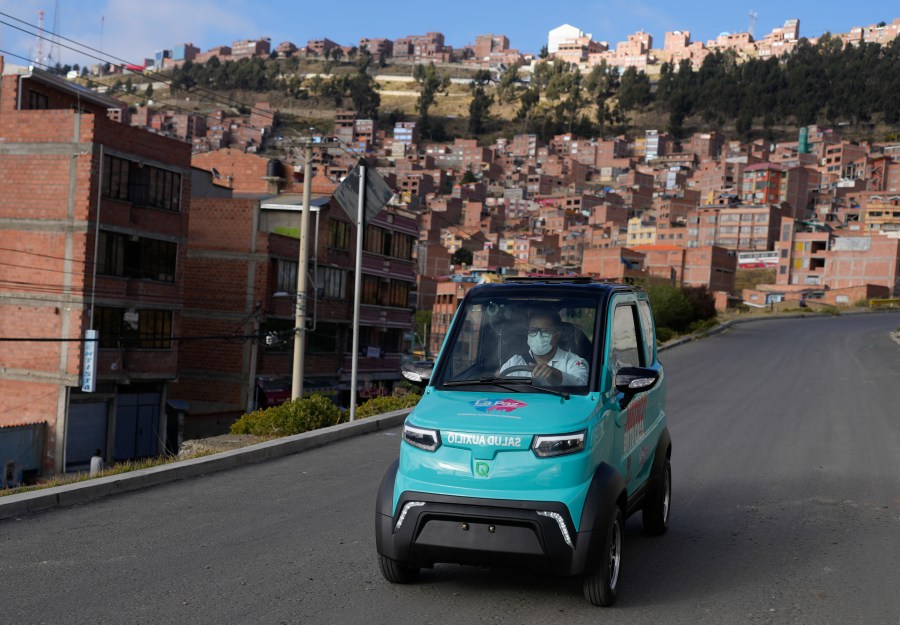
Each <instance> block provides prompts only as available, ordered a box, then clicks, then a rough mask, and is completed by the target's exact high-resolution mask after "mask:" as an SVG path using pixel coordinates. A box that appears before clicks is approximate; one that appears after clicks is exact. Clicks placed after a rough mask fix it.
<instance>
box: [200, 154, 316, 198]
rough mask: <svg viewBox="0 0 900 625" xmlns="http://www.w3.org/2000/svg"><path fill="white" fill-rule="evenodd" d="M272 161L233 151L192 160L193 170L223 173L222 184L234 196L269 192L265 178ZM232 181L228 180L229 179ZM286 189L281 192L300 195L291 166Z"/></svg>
mask: <svg viewBox="0 0 900 625" xmlns="http://www.w3.org/2000/svg"><path fill="white" fill-rule="evenodd" d="M268 163H269V159H268V158H265V157H263V156H257V155H255V154H247V153H245V152H241V151H239V150H233V149H231V148H222V149H220V150H213V151H211V152H204V153H202V154H195V155H194V157H193V165H194V167H198V168H200V169H204V170H206V171H212V169H213V168H215V169H216V171H217V172H219V174H221V176H222V179H220V180H219V182H220V183H221V184H224V185H225V186H227V187H229V188H230V189H233V190H234V192H235V193H269V192H270V191H271V188H270V186H269V184H268V182H266V181H265V180H263V178H264V177H265V175H266V168H267V166H268ZM229 176H230V177H231V180H230V181H228V177H229ZM284 178H285V179H286V182H285V183H284V184H285V186H283V187H282V188H281V191H282V192H291V193H292V192H299V191H301V190H302V189H301V188H295V186H294V182H293V181H294V170H293V167H291V166H290V165H285V166H284Z"/></svg>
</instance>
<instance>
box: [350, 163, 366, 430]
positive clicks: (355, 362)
mask: <svg viewBox="0 0 900 625" xmlns="http://www.w3.org/2000/svg"><path fill="white" fill-rule="evenodd" d="M357 207H358V210H357V213H356V274H355V276H354V285H353V289H354V291H353V292H354V294H355V295H354V297H353V353H352V354H351V361H350V363H351V365H350V420H351V421H355V420H356V382H357V374H358V372H359V305H360V300H362V251H363V237H364V236H365V232H363V228H364V227H365V219H364V215H365V214H366V165H365V161H364V160H363V159H360V160H359V204H358V205H357Z"/></svg>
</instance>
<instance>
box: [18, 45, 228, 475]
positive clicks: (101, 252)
mask: <svg viewBox="0 0 900 625" xmlns="http://www.w3.org/2000/svg"><path fill="white" fill-rule="evenodd" d="M2 66H3V61H2V58H0V70H2ZM0 73H2V72H0ZM125 117H126V116H125V105H124V104H123V103H121V102H118V101H117V100H114V99H112V98H109V97H107V96H104V95H100V94H97V93H95V92H93V91H89V90H87V89H83V88H81V87H79V86H77V85H73V84H72V83H69V82H68V81H65V80H62V79H60V78H58V77H56V76H53V75H51V74H48V73H45V72H43V71H41V70H38V69H32V70H24V69H23V70H21V71H19V72H15V73H8V74H5V75H3V76H2V83H0V171H2V172H3V176H2V178H0V220H2V223H3V227H2V229H0V248H2V251H0V263H2V264H3V265H5V266H6V267H14V268H15V269H14V270H12V271H5V272H4V275H5V276H7V277H6V278H5V279H4V280H2V281H0V293H2V295H0V336H4V337H19V338H32V339H42V340H41V341H40V342H19V343H16V348H15V349H4V350H2V352H0V354H2V355H0V398H2V399H0V426H5V425H10V424H15V423H33V422H44V423H46V426H45V429H46V446H45V450H44V455H43V470H44V471H47V472H52V471H55V472H62V471H68V470H80V469H83V468H85V467H86V466H87V464H88V462H89V460H90V457H91V455H93V453H94V450H95V449H100V451H101V453H102V454H103V456H104V457H105V458H106V460H108V461H113V460H126V459H131V458H140V457H145V456H152V455H156V454H158V453H163V451H164V450H165V449H166V448H171V442H172V436H173V434H174V432H173V430H172V428H170V427H169V425H170V423H169V422H168V419H167V415H166V405H167V398H168V393H169V388H170V385H171V382H172V380H173V379H175V378H176V377H177V375H178V367H179V361H178V342H177V340H176V338H177V337H179V336H180V335H181V332H182V314H181V309H182V300H183V287H184V258H185V248H186V237H187V226H188V206H189V200H188V198H189V197H190V184H191V181H190V175H189V172H190V146H189V145H188V144H186V143H182V142H180V141H175V140H173V139H169V138H166V137H162V136H159V135H156V134H152V133H150V132H147V131H145V130H141V129H138V128H132V127H130V126H128V125H127V124H125V123H120V122H119V121H113V119H116V120H123V119H124V118H125ZM209 295H210V296H212V295H213V293H210V294H209ZM91 329H93V330H95V331H97V332H98V337H97V340H96V341H95V342H92V341H88V340H85V337H86V333H87V331H88V330H91ZM0 446H2V442H0ZM0 461H2V459H0Z"/></svg>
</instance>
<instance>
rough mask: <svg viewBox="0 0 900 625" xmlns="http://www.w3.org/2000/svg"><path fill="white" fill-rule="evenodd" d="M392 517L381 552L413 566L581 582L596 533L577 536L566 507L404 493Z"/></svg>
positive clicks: (381, 536) (383, 518)
mask: <svg viewBox="0 0 900 625" xmlns="http://www.w3.org/2000/svg"><path fill="white" fill-rule="evenodd" d="M407 504H411V505H407ZM385 512H386V511H385V510H384V509H383V508H382V509H379V510H378V511H377V512H376V520H375V523H376V543H377V549H378V553H380V554H381V555H384V556H386V557H389V558H391V559H393V560H396V561H398V562H400V563H402V564H404V565H406V566H410V567H416V568H421V567H426V568H427V567H431V566H433V565H435V564H437V563H439V562H444V563H458V564H476V565H490V566H509V567H528V568H536V569H539V570H542V571H546V572H549V573H553V574H558V575H578V574H581V573H584V572H585V570H586V568H585V565H586V563H587V562H589V561H590V558H589V557H588V554H589V553H591V548H590V544H591V538H592V532H591V531H584V532H576V531H575V529H574V528H575V525H574V523H573V522H572V519H571V516H570V514H569V510H568V508H567V507H566V506H565V505H564V504H562V503H559V502H546V501H515V500H502V499H476V498H469V497H454V496H450V495H436V494H431V493H420V492H404V493H403V494H402V495H401V496H400V500H399V502H398V504H397V507H396V514H394V515H391V514H390V513H389V510H388V511H387V512H388V513H385ZM539 513H540V514H539ZM401 517H402V521H401Z"/></svg>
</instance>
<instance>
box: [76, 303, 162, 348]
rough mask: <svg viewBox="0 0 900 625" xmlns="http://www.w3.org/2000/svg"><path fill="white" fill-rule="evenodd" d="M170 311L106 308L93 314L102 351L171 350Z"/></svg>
mask: <svg viewBox="0 0 900 625" xmlns="http://www.w3.org/2000/svg"><path fill="white" fill-rule="evenodd" d="M172 316H173V312H172V311H171V310H135V309H134V308H128V309H125V308H108V307H104V306H100V307H98V308H97V309H96V311H95V322H96V323H95V324H94V325H95V327H96V328H97V331H98V332H99V334H100V347H101V348H116V347H118V348H122V349H171V347H172Z"/></svg>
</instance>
